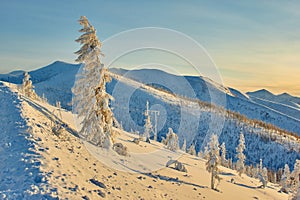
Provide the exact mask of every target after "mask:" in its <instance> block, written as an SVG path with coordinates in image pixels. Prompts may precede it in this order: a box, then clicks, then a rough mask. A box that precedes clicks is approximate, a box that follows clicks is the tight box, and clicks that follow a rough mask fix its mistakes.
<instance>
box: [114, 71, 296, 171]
mask: <svg viewBox="0 0 300 200" xmlns="http://www.w3.org/2000/svg"><path fill="white" fill-rule="evenodd" d="M113 77H114V78H116V79H118V80H119V81H118V82H116V81H115V82H113V84H115V85H114V86H113V87H114V89H112V88H109V87H111V86H112V85H113V84H110V85H109V87H108V89H109V90H114V91H115V90H117V91H118V88H121V90H122V91H127V92H128V93H130V91H134V93H133V94H130V95H131V96H130V100H129V102H127V100H128V99H127V98H126V95H124V94H123V93H121V94H120V93H118V92H117V93H115V94H113V96H114V97H115V99H116V100H115V101H114V102H112V106H113V107H114V114H115V116H116V118H117V119H118V120H119V122H121V123H122V124H123V128H124V129H125V130H127V131H130V130H137V131H139V132H141V133H142V132H143V129H144V127H143V125H144V116H143V112H141V110H142V111H143V110H144V109H145V105H144V103H145V102H146V101H147V100H148V101H149V102H150V108H151V106H155V105H161V106H162V107H163V108H164V109H162V110H161V113H162V115H161V116H160V117H159V122H158V130H159V134H158V137H159V138H161V137H165V135H166V133H167V131H168V128H169V127H172V128H173V130H174V132H175V133H177V134H178V136H179V140H180V145H182V143H183V139H184V138H186V140H187V144H188V146H189V145H190V144H191V143H196V150H197V151H199V150H203V148H204V146H203V145H202V144H203V143H204V144H205V138H206V135H207V134H209V133H211V132H213V133H217V132H218V131H220V130H221V134H220V136H219V139H220V143H222V142H225V143H226V149H227V151H228V158H232V159H233V160H234V161H235V156H234V155H235V148H236V146H237V144H238V138H239V134H240V132H243V133H244V134H245V138H246V146H247V148H246V151H245V153H246V157H247V159H246V163H247V164H248V165H250V164H254V165H255V164H257V163H259V159H260V158H262V159H263V163H264V165H266V166H268V167H269V168H272V169H278V168H279V167H283V165H284V163H288V164H289V165H290V166H291V167H292V165H293V163H294V162H295V160H296V159H299V158H300V153H299V152H300V151H299V150H300V148H299V147H300V146H299V142H298V141H297V139H293V140H294V145H295V146H294V145H292V146H294V147H295V148H292V149H291V148H290V144H287V145H285V144H284V143H285V142H287V141H289V142H290V141H291V140H285V139H284V138H282V136H280V137H279V135H278V134H277V130H268V129H265V128H262V127H260V126H256V125H254V124H252V123H253V122H247V121H246V122H243V121H240V120H239V119H236V118H234V117H231V116H226V117H225V116H223V114H222V112H219V111H218V110H215V109H212V108H210V107H203V105H201V104H200V105H199V104H197V103H195V102H194V101H191V100H186V99H184V98H179V97H175V96H174V95H172V94H170V93H166V92H164V91H160V90H157V89H155V88H152V87H150V86H146V85H144V86H143V85H142V84H141V83H140V82H136V81H133V80H132V79H127V78H124V77H121V76H117V75H113ZM116 87H117V88H116ZM119 95H120V96H119ZM124 97H125V98H124ZM126 104H129V114H126V113H127V112H128V111H126V109H127V108H125V107H124V106H123V105H126ZM222 117H224V118H225V121H224V125H223V126H222V123H221V121H222ZM211 119H213V120H211ZM220 120H221V121H220ZM161 121H162V122H165V124H163V123H162V122H161ZM210 122H211V123H212V124H210ZM270 134H271V135H273V136H272V137H271V135H270ZM275 135H277V136H278V138H277V139H275V138H276V136H275ZM273 137H275V138H273ZM281 141H285V142H283V143H282V142H281ZM289 142H288V143H289ZM278 158H281V159H278Z"/></svg>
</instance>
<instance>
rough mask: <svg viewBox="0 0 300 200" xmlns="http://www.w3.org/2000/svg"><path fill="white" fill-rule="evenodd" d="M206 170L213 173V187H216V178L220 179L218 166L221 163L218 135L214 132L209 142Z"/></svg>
mask: <svg viewBox="0 0 300 200" xmlns="http://www.w3.org/2000/svg"><path fill="white" fill-rule="evenodd" d="M208 145H209V152H208V156H207V162H206V170H207V171H208V172H210V173H211V189H215V180H216V179H217V180H218V181H220V177H219V169H218V166H219V165H220V163H221V158H220V148H219V141H218V136H217V135H215V134H213V135H212V136H211V138H210V142H209V144H208Z"/></svg>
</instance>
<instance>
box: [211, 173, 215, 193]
mask: <svg viewBox="0 0 300 200" xmlns="http://www.w3.org/2000/svg"><path fill="white" fill-rule="evenodd" d="M210 186H211V189H214V187H215V186H214V172H213V171H212V172H211V182H210Z"/></svg>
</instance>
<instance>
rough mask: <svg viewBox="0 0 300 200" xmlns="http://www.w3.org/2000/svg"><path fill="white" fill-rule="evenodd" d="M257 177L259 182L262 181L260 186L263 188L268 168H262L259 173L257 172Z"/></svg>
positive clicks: (266, 181) (266, 180) (266, 179)
mask: <svg viewBox="0 0 300 200" xmlns="http://www.w3.org/2000/svg"><path fill="white" fill-rule="evenodd" d="M258 178H259V180H260V182H261V183H262V187H263V188H265V187H266V186H267V183H268V170H267V168H265V167H264V168H263V169H262V170H261V171H260V172H259V173H258Z"/></svg>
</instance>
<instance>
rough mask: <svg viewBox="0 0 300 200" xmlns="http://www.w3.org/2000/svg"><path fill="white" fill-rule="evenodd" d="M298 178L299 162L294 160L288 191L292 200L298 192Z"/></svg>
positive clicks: (299, 172)
mask: <svg viewBox="0 0 300 200" xmlns="http://www.w3.org/2000/svg"><path fill="white" fill-rule="evenodd" d="M299 176H300V160H296V162H295V164H294V170H293V172H292V173H291V176H290V177H291V182H290V191H291V194H292V196H293V198H296V197H297V196H298V190H299Z"/></svg>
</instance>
